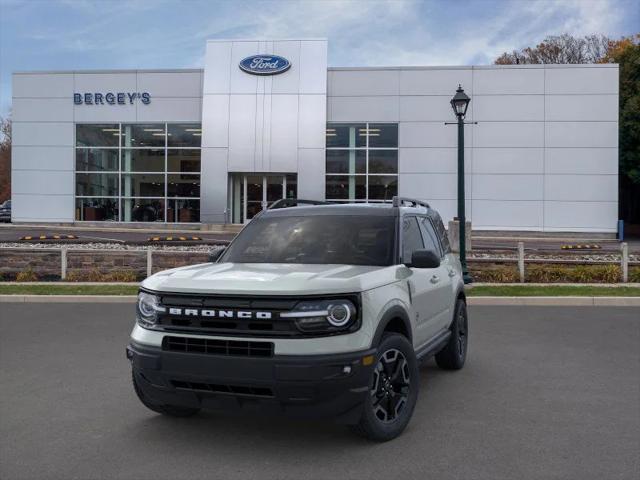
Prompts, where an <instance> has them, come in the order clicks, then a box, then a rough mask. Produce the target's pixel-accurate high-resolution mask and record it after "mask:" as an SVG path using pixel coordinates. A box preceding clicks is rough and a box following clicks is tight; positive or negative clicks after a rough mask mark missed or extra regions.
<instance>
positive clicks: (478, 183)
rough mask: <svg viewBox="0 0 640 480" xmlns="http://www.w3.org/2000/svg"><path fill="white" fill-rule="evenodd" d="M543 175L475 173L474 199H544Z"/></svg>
mask: <svg viewBox="0 0 640 480" xmlns="http://www.w3.org/2000/svg"><path fill="white" fill-rule="evenodd" d="M542 184H543V177H542V175H491V174H488V175H477V174H475V175H473V187H472V191H473V199H474V200H542V195H543V185H542Z"/></svg>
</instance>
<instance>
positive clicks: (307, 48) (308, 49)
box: [299, 40, 327, 96]
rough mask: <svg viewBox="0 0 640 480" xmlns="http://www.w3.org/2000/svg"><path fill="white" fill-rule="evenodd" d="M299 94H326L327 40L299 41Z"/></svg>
mask: <svg viewBox="0 0 640 480" xmlns="http://www.w3.org/2000/svg"><path fill="white" fill-rule="evenodd" d="M299 93H301V94H313V93H315V94H320V95H323V96H325V95H326V94H327V41H326V40H303V41H301V42H300V92H299Z"/></svg>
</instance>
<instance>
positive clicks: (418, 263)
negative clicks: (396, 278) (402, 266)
mask: <svg viewBox="0 0 640 480" xmlns="http://www.w3.org/2000/svg"><path fill="white" fill-rule="evenodd" d="M439 266H440V257H438V255H436V253H435V252H434V251H433V250H416V251H415V252H413V255H411V264H409V265H407V267H413V268H438V267H439Z"/></svg>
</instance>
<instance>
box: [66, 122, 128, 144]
mask: <svg viewBox="0 0 640 480" xmlns="http://www.w3.org/2000/svg"><path fill="white" fill-rule="evenodd" d="M119 144H120V125H118V124H117V123H113V124H78V125H76V146H77V147H117V146H118V145H119Z"/></svg>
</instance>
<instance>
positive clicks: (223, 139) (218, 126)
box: [202, 95, 230, 147]
mask: <svg viewBox="0 0 640 480" xmlns="http://www.w3.org/2000/svg"><path fill="white" fill-rule="evenodd" d="M229 98H230V97H229V95H205V96H204V97H203V99H202V112H203V115H202V146H203V147H227V146H229V101H230V100H229Z"/></svg>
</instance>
